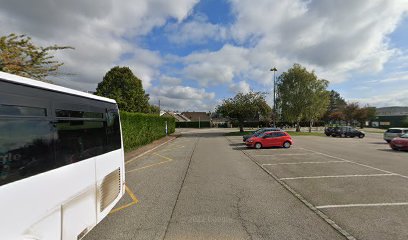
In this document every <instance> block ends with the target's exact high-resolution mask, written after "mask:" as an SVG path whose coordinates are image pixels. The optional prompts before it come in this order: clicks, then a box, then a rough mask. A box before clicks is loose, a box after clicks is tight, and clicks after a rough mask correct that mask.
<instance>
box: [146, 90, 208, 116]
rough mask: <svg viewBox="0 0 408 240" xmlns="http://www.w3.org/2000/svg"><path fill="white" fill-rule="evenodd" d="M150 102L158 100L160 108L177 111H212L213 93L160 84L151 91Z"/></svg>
mask: <svg viewBox="0 0 408 240" xmlns="http://www.w3.org/2000/svg"><path fill="white" fill-rule="evenodd" d="M150 97H151V101H150V102H151V103H154V104H157V102H158V101H159V100H160V103H161V106H162V109H166V110H178V111H212V110H213V108H214V97H215V93H212V92H211V93H209V92H206V91H205V89H203V88H193V87H188V86H160V87H156V88H153V89H152V91H151V95H150Z"/></svg>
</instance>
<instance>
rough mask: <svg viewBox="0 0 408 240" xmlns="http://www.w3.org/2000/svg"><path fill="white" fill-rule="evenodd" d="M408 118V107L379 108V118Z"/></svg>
mask: <svg viewBox="0 0 408 240" xmlns="http://www.w3.org/2000/svg"><path fill="white" fill-rule="evenodd" d="M405 115H406V116H408V107H402V106H393V107H382V108H377V116H405Z"/></svg>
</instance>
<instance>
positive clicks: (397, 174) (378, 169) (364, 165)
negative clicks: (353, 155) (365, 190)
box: [302, 148, 408, 178]
mask: <svg viewBox="0 0 408 240" xmlns="http://www.w3.org/2000/svg"><path fill="white" fill-rule="evenodd" d="M302 149H303V150H306V151H309V152H313V153H317V154H320V155H323V156H326V157H330V158H334V159H338V160H342V161H345V162H349V163H353V164H356V165H359V166H362V167H366V168H371V169H374V170H377V171H381V172H384V173H389V174H393V175H396V176H399V177H402V178H408V176H405V175H402V174H399V173H394V172H390V171H387V170H383V169H380V168H376V167H372V166H369V165H366V164H362V163H358V162H353V161H350V160H347V159H344V158H340V157H336V156H331V155H329V154H325V153H321V152H316V151H313V150H310V149H306V148H302Z"/></svg>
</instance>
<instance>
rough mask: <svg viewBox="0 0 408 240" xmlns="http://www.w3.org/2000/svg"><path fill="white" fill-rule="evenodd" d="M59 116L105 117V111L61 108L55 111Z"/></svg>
mask: <svg viewBox="0 0 408 240" xmlns="http://www.w3.org/2000/svg"><path fill="white" fill-rule="evenodd" d="M55 114H56V117H57V118H94V119H103V113H99V112H84V111H70V110H60V109H57V110H56V111H55Z"/></svg>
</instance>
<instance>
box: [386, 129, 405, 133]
mask: <svg viewBox="0 0 408 240" xmlns="http://www.w3.org/2000/svg"><path fill="white" fill-rule="evenodd" d="M387 133H402V130H401V129H388V130H387Z"/></svg>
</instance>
